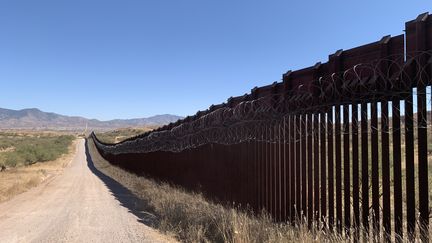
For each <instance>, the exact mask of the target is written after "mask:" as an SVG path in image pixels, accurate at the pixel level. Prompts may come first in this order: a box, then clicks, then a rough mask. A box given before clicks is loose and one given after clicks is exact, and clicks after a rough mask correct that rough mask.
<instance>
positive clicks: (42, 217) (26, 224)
mask: <svg viewBox="0 0 432 243" xmlns="http://www.w3.org/2000/svg"><path fill="white" fill-rule="evenodd" d="M95 170H96V169H95V168H94V166H92V163H91V160H90V159H88V158H87V155H86V152H85V141H84V140H83V139H82V140H81V141H79V142H78V143H77V151H76V155H75V157H74V159H73V160H72V161H71V163H70V165H69V166H68V167H66V168H65V170H64V171H63V172H62V173H61V174H59V175H57V176H55V177H53V178H51V179H49V180H47V182H44V183H43V184H42V185H40V186H38V187H36V188H33V189H31V190H30V191H28V192H25V193H23V194H21V195H18V196H16V197H15V198H13V199H11V200H9V201H6V202H4V203H2V204H0V242H173V241H174V240H173V239H171V238H169V237H168V236H165V235H163V234H160V233H159V232H158V231H156V230H154V229H152V228H151V227H149V226H147V225H146V224H145V223H144V221H142V220H140V219H139V218H138V217H137V216H136V215H137V213H136V212H133V209H131V207H127V206H125V205H127V203H125V201H127V197H128V196H130V195H128V193H127V192H125V191H122V190H121V186H119V185H117V188H114V186H115V182H113V183H114V184H113V183H111V184H110V183H107V178H103V177H102V176H101V173H100V172H98V171H95ZM108 179H109V178H108ZM0 183H1V182H0ZM119 188H120V189H119ZM119 198H121V199H119ZM131 201H132V200H131Z"/></svg>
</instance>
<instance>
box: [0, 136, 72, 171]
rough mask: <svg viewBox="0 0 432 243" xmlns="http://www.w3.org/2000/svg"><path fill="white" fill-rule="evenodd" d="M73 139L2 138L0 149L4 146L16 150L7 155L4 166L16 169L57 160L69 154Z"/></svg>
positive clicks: (58, 137) (55, 137)
mask: <svg viewBox="0 0 432 243" xmlns="http://www.w3.org/2000/svg"><path fill="white" fill-rule="evenodd" d="M73 139H74V137H73V136H70V135H61V136H38V137H29V136H17V137H13V138H7V139H6V138H2V139H1V140H0V148H1V147H2V146H5V148H7V147H11V146H13V147H14V148H15V150H14V151H11V152H6V153H5V156H4V161H3V164H5V165H6V166H8V167H15V166H19V165H30V164H34V163H36V162H45V161H51V160H55V159H57V158H59V157H60V156H61V155H63V154H65V153H67V152H68V147H69V145H70V144H71V143H72V140H73ZM0 163H1V161H0Z"/></svg>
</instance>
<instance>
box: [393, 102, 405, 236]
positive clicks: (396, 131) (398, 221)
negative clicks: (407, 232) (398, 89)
mask: <svg viewBox="0 0 432 243" xmlns="http://www.w3.org/2000/svg"><path fill="white" fill-rule="evenodd" d="M392 127H393V133H392V135H393V141H392V144H393V181H394V182H393V187H394V195H393V197H394V199H393V200H394V227H395V233H396V234H397V235H398V236H400V238H397V240H398V241H400V240H401V239H402V237H403V231H402V167H401V161H402V160H401V131H400V129H401V125H400V101H399V98H394V99H393V100H392Z"/></svg>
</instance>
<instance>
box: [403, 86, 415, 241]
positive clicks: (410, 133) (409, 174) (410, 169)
mask: <svg viewBox="0 0 432 243" xmlns="http://www.w3.org/2000/svg"><path fill="white" fill-rule="evenodd" d="M413 116H414V115H413V94H412V90H410V91H409V92H408V95H407V97H405V173H406V189H405V190H406V192H407V198H406V207H407V208H406V215H407V216H406V217H407V231H408V232H407V233H408V239H409V240H410V241H413V240H414V230H415V221H416V219H415V193H414V192H415V187H414V124H413ZM408 195H409V196H408Z"/></svg>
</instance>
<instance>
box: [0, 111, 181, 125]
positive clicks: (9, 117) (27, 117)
mask: <svg viewBox="0 0 432 243" xmlns="http://www.w3.org/2000/svg"><path fill="white" fill-rule="evenodd" d="M181 118H182V117H180V116H176V115H169V114H164V115H156V116H152V117H148V118H135V119H115V120H109V121H100V120H96V119H87V118H84V117H79V116H65V115H60V114H56V113H52V112H44V111H41V110H39V109H36V108H32V109H23V110H11V109H4V108H0V129H36V130H44V129H47V130H83V129H85V128H86V126H87V127H88V129H89V130H110V129H116V128H124V127H147V126H161V125H165V124H168V123H170V122H174V121H177V120H178V119H181Z"/></svg>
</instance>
